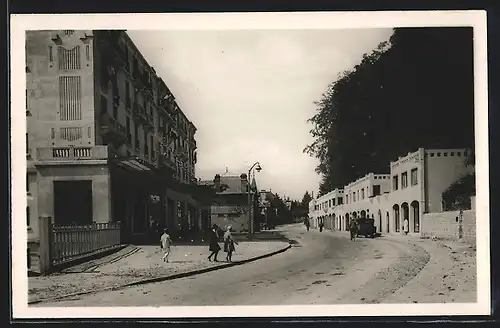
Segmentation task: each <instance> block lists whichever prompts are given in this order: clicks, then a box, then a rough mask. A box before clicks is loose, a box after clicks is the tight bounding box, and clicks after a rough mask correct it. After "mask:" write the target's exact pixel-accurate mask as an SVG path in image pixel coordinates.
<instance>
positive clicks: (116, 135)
mask: <svg viewBox="0 0 500 328" xmlns="http://www.w3.org/2000/svg"><path fill="white" fill-rule="evenodd" d="M101 136H102V138H103V139H104V141H105V142H108V143H112V144H115V145H123V144H124V143H126V142H127V129H126V128H125V126H123V125H122V124H120V122H118V121H117V120H116V119H114V118H112V117H108V118H107V119H106V120H104V122H102V123H101Z"/></svg>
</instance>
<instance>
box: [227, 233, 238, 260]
mask: <svg viewBox="0 0 500 328" xmlns="http://www.w3.org/2000/svg"><path fill="white" fill-rule="evenodd" d="M234 244H236V245H238V243H237V242H236V240H234V238H233V234H232V233H231V226H227V228H226V232H225V233H224V252H226V253H227V255H226V261H227V262H232V256H233V252H234V249H235V248H234Z"/></svg>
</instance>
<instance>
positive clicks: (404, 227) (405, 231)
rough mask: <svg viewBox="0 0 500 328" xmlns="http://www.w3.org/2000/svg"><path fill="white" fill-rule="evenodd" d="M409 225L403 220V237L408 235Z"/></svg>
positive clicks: (406, 220)
mask: <svg viewBox="0 0 500 328" xmlns="http://www.w3.org/2000/svg"><path fill="white" fill-rule="evenodd" d="M409 225H410V224H409V222H408V219H405V220H404V221H403V231H404V233H405V235H407V234H408V232H409V228H410V227H409Z"/></svg>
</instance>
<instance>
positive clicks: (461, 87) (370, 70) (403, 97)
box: [304, 27, 474, 195]
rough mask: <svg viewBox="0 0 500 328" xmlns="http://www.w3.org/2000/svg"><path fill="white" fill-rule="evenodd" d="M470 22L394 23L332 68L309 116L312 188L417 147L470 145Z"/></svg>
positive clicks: (380, 169)
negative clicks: (363, 50)
mask: <svg viewBox="0 0 500 328" xmlns="http://www.w3.org/2000/svg"><path fill="white" fill-rule="evenodd" d="M472 41H473V40H472V28H466V27H464V28H460V27H439V28H398V29H395V30H394V33H393V35H392V36H391V38H390V40H388V41H387V42H382V43H380V44H379V46H378V47H377V48H376V49H374V50H373V51H372V52H371V53H370V54H365V55H363V58H362V60H361V62H360V63H359V64H358V65H356V66H354V67H353V68H352V69H351V70H347V71H345V72H343V73H342V74H340V75H339V77H338V79H337V80H336V81H334V82H333V83H331V84H330V85H329V86H328V88H327V90H326V91H325V93H324V94H323V96H322V97H321V99H320V100H319V101H317V102H316V103H315V104H316V106H317V112H316V114H315V115H314V116H313V117H311V118H310V119H309V122H310V123H311V124H312V126H313V128H312V129H311V131H310V133H311V134H312V136H313V138H314V139H313V142H312V144H310V145H308V146H307V147H306V148H305V149H304V152H306V153H308V154H310V155H311V156H314V157H316V158H318V159H319V165H318V167H317V168H316V172H317V173H319V174H320V175H321V177H322V179H321V182H320V186H319V195H323V194H325V193H327V192H328V191H330V190H332V189H335V188H342V187H343V186H344V185H346V184H347V183H349V182H351V181H354V180H356V179H357V178H359V177H360V176H363V175H364V174H366V173H369V172H377V173H386V172H388V171H389V162H390V161H391V160H395V159H397V158H398V156H401V155H404V154H406V153H408V152H410V151H415V150H416V149H418V148H419V147H424V148H462V147H470V148H473V147H474V131H473V126H474V110H473V109H474V107H473V105H474V97H473V91H474V90H473V81H474V76H473V44H472Z"/></svg>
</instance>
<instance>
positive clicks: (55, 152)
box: [35, 146, 111, 165]
mask: <svg viewBox="0 0 500 328" xmlns="http://www.w3.org/2000/svg"><path fill="white" fill-rule="evenodd" d="M110 154H111V149H109V148H108V146H91V147H87V146H74V147H43V148H37V149H36V160H37V164H38V165H40V164H43V162H54V163H56V164H57V163H64V162H70V161H82V160H107V159H108V158H110ZM37 164H35V165H37Z"/></svg>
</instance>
